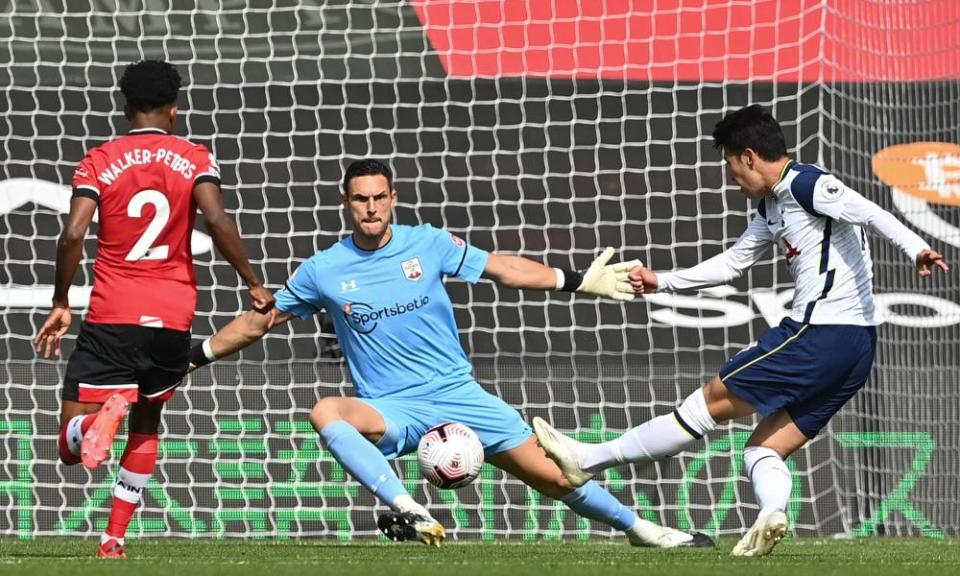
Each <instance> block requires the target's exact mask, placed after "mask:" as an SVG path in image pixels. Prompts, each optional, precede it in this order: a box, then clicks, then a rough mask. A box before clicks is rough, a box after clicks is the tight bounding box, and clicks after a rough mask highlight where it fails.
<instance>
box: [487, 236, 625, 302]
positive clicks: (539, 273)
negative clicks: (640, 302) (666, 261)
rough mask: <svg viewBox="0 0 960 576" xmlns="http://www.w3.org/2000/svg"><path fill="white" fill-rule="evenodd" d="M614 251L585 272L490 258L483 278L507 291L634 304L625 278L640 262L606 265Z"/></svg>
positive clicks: (525, 260) (608, 250)
mask: <svg viewBox="0 0 960 576" xmlns="http://www.w3.org/2000/svg"><path fill="white" fill-rule="evenodd" d="M613 254H614V250H613V248H606V249H605V250H604V251H603V253H602V254H601V255H600V256H599V257H597V259H596V260H594V261H593V264H591V265H590V268H588V269H587V270H584V271H574V270H562V269H560V268H550V267H549V266H544V265H543V264H541V263H539V262H535V261H533V260H530V259H528V258H523V257H521V256H511V255H507V254H496V253H493V254H490V258H489V259H488V260H487V266H486V268H484V270H483V274H484V276H486V277H488V278H491V279H493V280H495V281H496V282H497V283H498V284H501V285H503V286H506V287H508V288H521V289H533V290H564V291H567V292H579V293H581V294H588V295H590V296H600V297H603V298H613V299H615V300H633V288H632V287H631V286H630V283H629V281H628V279H627V275H628V274H629V272H630V270H631V269H633V268H634V267H637V266H640V265H642V263H641V262H640V261H639V260H631V261H629V262H619V263H617V264H607V262H609V261H610V259H611V258H612V257H613Z"/></svg>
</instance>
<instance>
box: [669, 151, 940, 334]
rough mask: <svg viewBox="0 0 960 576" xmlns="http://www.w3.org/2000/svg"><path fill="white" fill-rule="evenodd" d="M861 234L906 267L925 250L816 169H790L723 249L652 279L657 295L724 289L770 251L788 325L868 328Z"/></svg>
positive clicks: (869, 293) (869, 290) (865, 246)
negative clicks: (781, 274) (881, 243)
mask: <svg viewBox="0 0 960 576" xmlns="http://www.w3.org/2000/svg"><path fill="white" fill-rule="evenodd" d="M865 228H866V229H868V230H870V231H871V232H873V233H875V234H878V235H880V236H882V237H884V238H886V239H887V240H888V241H890V242H891V243H893V244H894V245H896V246H897V247H898V248H900V249H901V250H902V251H903V252H904V254H906V255H907V257H908V258H910V260H911V262H915V261H916V258H917V255H918V254H919V253H920V252H922V251H923V250H929V249H930V247H929V245H928V244H927V243H926V242H924V241H923V239H922V238H920V237H919V236H917V235H916V234H914V233H913V232H912V231H910V229H908V228H907V227H906V226H904V225H903V224H902V223H901V222H900V221H899V220H897V219H896V218H895V217H894V216H893V215H892V214H890V213H889V212H886V211H885V210H883V209H882V208H880V207H879V206H877V205H876V204H874V203H873V202H871V201H869V200H867V199H866V198H864V197H863V196H861V195H860V194H859V193H857V192H856V191H855V190H851V189H850V188H848V187H847V186H845V185H844V184H843V183H842V182H840V180H838V179H837V178H836V177H834V176H833V175H831V174H828V173H827V172H826V171H824V170H823V169H822V168H819V167H817V166H814V165H812V164H798V163H796V162H790V163H789V164H787V166H786V167H785V173H784V175H783V177H781V178H780V181H779V182H778V183H777V184H776V185H775V186H774V187H773V192H772V193H771V194H768V195H767V196H765V197H764V198H763V200H762V201H761V202H760V204H759V205H758V206H757V215H756V216H755V217H754V219H753V221H752V222H750V226H749V227H747V230H746V231H745V232H744V233H743V234H742V235H741V236H740V238H739V239H738V240H737V242H736V243H735V244H734V245H733V246H731V247H730V249H728V250H727V251H725V252H723V253H721V254H718V255H716V256H714V257H713V258H710V259H709V260H706V261H704V262H703V263H701V264H699V265H697V266H694V267H693V268H690V269H687V270H681V271H676V272H663V273H658V281H659V290H660V291H663V292H674V291H679V290H692V289H698V288H706V287H709V286H717V285H719V284H726V283H727V282H730V281H731V280H733V279H735V278H738V277H740V275H741V274H743V271H744V270H746V269H747V268H749V267H750V266H752V265H754V264H756V263H757V262H758V261H759V260H760V259H761V258H762V257H763V255H764V253H766V251H767V249H769V247H770V246H771V245H772V244H777V245H779V246H780V247H781V248H782V249H783V256H784V258H785V259H786V261H787V266H788V267H789V268H790V275H791V276H793V281H794V283H795V284H796V292H795V294H794V297H793V310H792V311H791V313H790V318H792V319H793V320H796V321H797V322H803V323H805V324H853V325H858V326H875V325H877V324H880V323H881V322H882V318H880V317H879V315H878V314H877V310H876V306H875V305H874V300H873V262H872V261H871V259H870V244H869V243H868V242H867V238H866V234H865V233H864V229H865Z"/></svg>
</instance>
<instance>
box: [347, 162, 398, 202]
mask: <svg viewBox="0 0 960 576" xmlns="http://www.w3.org/2000/svg"><path fill="white" fill-rule="evenodd" d="M377 175H380V176H383V177H384V178H386V179H387V186H388V187H389V188H390V189H391V190H393V172H391V171H390V167H389V166H387V165H386V164H384V163H383V162H381V161H379V160H374V159H373V158H364V159H363V160H357V161H355V162H352V163H350V165H349V166H347V171H346V172H344V174H343V193H344V194H349V193H350V188H349V186H350V181H351V180H353V179H354V178H357V177H358V176H377Z"/></svg>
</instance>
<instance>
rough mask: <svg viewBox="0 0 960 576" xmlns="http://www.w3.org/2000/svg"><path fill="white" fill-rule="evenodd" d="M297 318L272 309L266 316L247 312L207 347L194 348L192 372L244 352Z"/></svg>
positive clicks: (191, 353)
mask: <svg viewBox="0 0 960 576" xmlns="http://www.w3.org/2000/svg"><path fill="white" fill-rule="evenodd" d="M271 297H272V295H271ZM293 318H294V316H293V314H289V313H287V312H281V311H280V310H277V309H276V308H271V309H270V311H269V312H266V313H261V312H257V311H256V310H248V311H246V312H244V313H243V314H241V315H240V316H237V317H236V318H234V319H233V320H232V321H231V322H230V323H229V324H227V325H226V326H224V327H223V328H221V329H220V330H219V331H217V333H216V334H214V335H213V336H212V337H210V338H208V339H207V340H204V342H203V344H200V345H197V346H194V347H193V349H192V350H190V371H191V372H192V371H194V370H196V369H197V368H199V367H201V366H205V365H207V364H210V363H211V362H214V361H215V360H219V359H221V358H224V357H226V356H230V355H231V354H233V353H235V352H239V351H240V350H243V349H244V348H246V347H247V346H249V345H251V344H253V343H254V342H256V341H257V340H259V339H261V338H263V336H264V335H265V334H266V333H267V332H269V331H270V330H273V329H274V328H276V327H277V326H280V325H281V324H285V323H287V322H289V321H290V320H292V319H293Z"/></svg>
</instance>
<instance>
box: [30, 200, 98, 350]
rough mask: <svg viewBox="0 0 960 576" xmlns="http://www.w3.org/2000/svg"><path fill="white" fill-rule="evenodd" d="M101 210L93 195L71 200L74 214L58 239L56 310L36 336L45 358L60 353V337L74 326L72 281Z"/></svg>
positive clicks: (69, 216)
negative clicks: (71, 324) (71, 316)
mask: <svg viewBox="0 0 960 576" xmlns="http://www.w3.org/2000/svg"><path fill="white" fill-rule="evenodd" d="M96 211H97V203H96V201H95V200H93V199H92V198H87V197H82V196H78V197H75V198H73V199H72V200H71V201H70V214H69V215H68V216H67V223H66V225H65V226H64V227H63V232H61V233H60V239H59V240H58V241H57V265H56V273H55V274H56V281H55V282H56V283H55V285H54V291H53V310H51V311H50V315H49V316H47V320H46V322H44V323H43V326H41V327H40V330H39V331H38V332H37V335H36V337H35V338H34V339H33V345H34V349H35V350H36V351H37V352H38V353H42V354H43V357H44V358H49V357H50V355H51V354H54V355H55V356H57V357H59V356H60V340H61V338H63V335H64V334H66V333H67V330H69V329H70V320H71V318H70V301H69V292H70V284H71V283H72V282H73V277H74V276H75V275H76V273H77V267H79V266H80V259H81V258H82V257H83V239H84V237H85V236H86V234H87V229H88V228H90V222H92V221H93V215H94V214H95V213H96Z"/></svg>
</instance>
